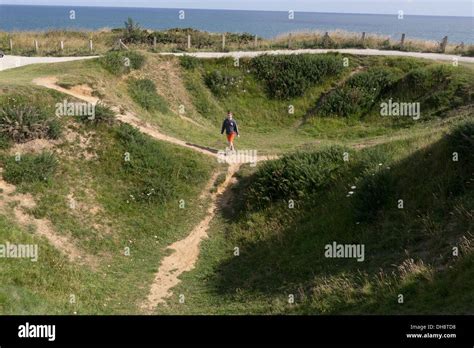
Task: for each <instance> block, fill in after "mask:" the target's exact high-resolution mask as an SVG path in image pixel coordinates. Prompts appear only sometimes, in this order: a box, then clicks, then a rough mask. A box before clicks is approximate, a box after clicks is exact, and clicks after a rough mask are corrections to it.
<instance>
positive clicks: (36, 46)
mask: <svg viewBox="0 0 474 348" xmlns="http://www.w3.org/2000/svg"><path fill="white" fill-rule="evenodd" d="M38 50H39V47H38V40H35V51H36V53H38Z"/></svg>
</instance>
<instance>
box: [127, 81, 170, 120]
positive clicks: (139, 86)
mask: <svg viewBox="0 0 474 348" xmlns="http://www.w3.org/2000/svg"><path fill="white" fill-rule="evenodd" d="M128 93H129V94H130V97H132V99H133V100H134V101H135V102H136V103H137V104H138V105H140V106H141V107H143V108H144V109H146V110H148V111H155V110H158V111H160V112H162V113H166V112H168V106H167V105H166V101H165V100H164V99H163V98H162V97H161V96H159V95H158V93H157V92H156V86H155V83H154V82H153V81H151V80H149V79H130V80H128Z"/></svg>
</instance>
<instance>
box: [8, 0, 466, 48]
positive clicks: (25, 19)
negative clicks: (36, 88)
mask: <svg viewBox="0 0 474 348" xmlns="http://www.w3.org/2000/svg"><path fill="white" fill-rule="evenodd" d="M70 10H75V15H76V18H75V19H74V20H71V19H70V18H69V11H70ZM180 10H181V9H158V8H123V7H121V8H119V7H78V6H17V5H0V31H16V30H19V31H26V30H48V29H101V28H118V27H122V26H123V22H124V21H125V20H127V18H128V17H131V18H133V19H134V20H135V21H136V22H138V23H139V24H140V25H141V26H142V27H143V28H148V29H168V28H188V27H191V28H195V29H200V30H205V31H210V32H235V33H243V32H247V33H251V34H254V35H258V36H260V37H264V38H272V37H275V36H277V35H279V34H284V33H288V32H294V31H304V30H320V31H331V30H336V29H341V30H345V31H351V32H358V33H361V32H363V31H365V32H367V33H375V34H381V35H385V36H390V37H393V38H399V37H400V36H401V34H402V33H405V34H406V36H407V39H409V38H419V39H425V40H435V41H440V40H441V39H442V38H443V37H444V36H446V35H447V36H448V38H449V42H464V43H474V35H473V34H474V19H473V17H440V16H411V15H405V16H404V18H403V19H399V18H398V14H397V13H395V14H393V15H372V14H370V15H369V14H342V13H310V12H295V14H294V19H292V20H290V19H289V18H288V12H277V11H230V10H195V9H192V10H191V9H188V10H186V9H185V10H184V19H180V18H179V11H180Z"/></svg>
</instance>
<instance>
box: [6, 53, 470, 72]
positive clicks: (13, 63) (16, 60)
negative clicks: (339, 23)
mask: <svg viewBox="0 0 474 348" xmlns="http://www.w3.org/2000/svg"><path fill="white" fill-rule="evenodd" d="M328 52H339V53H346V54H354V55H364V56H394V57H413V58H424V59H431V60H444V61H450V62H452V61H454V59H457V61H458V62H464V63H474V57H462V56H456V55H453V54H441V53H421V52H401V51H385V50H374V49H355V48H346V49H301V50H273V51H234V52H193V53H167V52H165V53H160V54H161V55H164V56H168V55H173V56H183V55H189V56H192V57H196V58H222V57H234V58H242V57H256V56H259V55H262V54H273V55H284V54H303V53H310V54H324V53H328ZM97 57H98V56H87V57H21V56H5V57H3V58H0V71H1V70H7V69H12V68H17V67H20V66H24V65H30V64H38V63H58V62H70V61H73V60H82V59H92V58H97Z"/></svg>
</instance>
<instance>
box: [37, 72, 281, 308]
mask: <svg viewBox="0 0 474 348" xmlns="http://www.w3.org/2000/svg"><path fill="white" fill-rule="evenodd" d="M33 83H35V84H37V85H39V86H43V87H46V88H50V89H54V90H56V91H58V92H61V93H64V94H67V95H71V96H73V97H75V98H77V99H79V100H84V101H86V102H89V103H93V104H96V103H97V102H99V99H98V98H96V97H94V96H92V90H91V89H90V87H88V86H84V85H81V86H75V87H73V88H71V89H66V88H63V87H61V86H58V85H57V78H56V77H54V76H48V77H41V78H37V79H35V80H33ZM111 108H112V110H114V112H115V113H116V117H117V119H118V120H119V121H121V122H123V123H127V124H130V125H132V126H134V127H137V128H138V129H139V130H140V131H141V132H143V133H145V134H148V135H149V136H151V137H153V138H155V139H157V140H161V141H166V142H169V143H172V144H175V145H178V146H182V147H186V148H189V149H191V150H193V151H197V152H199V153H202V154H205V155H208V156H213V157H215V158H216V160H217V159H218V158H219V154H218V151H217V150H214V149H210V148H207V147H202V146H199V145H196V144H191V143H188V142H185V141H183V140H181V139H177V138H174V137H171V136H169V135H166V134H163V133H161V132H160V131H159V130H158V129H156V127H154V126H152V125H150V124H148V123H146V122H144V121H142V120H141V119H140V118H138V117H137V116H136V115H135V114H134V113H132V112H128V111H127V112H124V113H121V112H120V109H119V108H118V107H116V106H111ZM220 158H222V157H220ZM273 158H275V157H274V156H273V157H271V156H260V157H258V158H257V160H261V161H264V160H268V159H273ZM223 159H224V160H226V158H223ZM227 163H228V167H227V173H226V177H225V180H224V181H223V182H222V183H221V184H220V185H218V186H217V188H216V190H215V191H214V192H212V193H211V192H210V191H211V188H212V186H213V184H214V183H215V182H216V179H217V177H218V173H214V175H213V176H212V177H211V178H210V180H209V182H208V183H207V185H206V187H205V188H204V190H203V192H202V193H201V195H200V199H201V200H204V199H206V198H208V197H209V198H210V203H209V206H208V208H207V211H206V215H205V216H204V218H203V219H202V220H201V221H200V222H199V223H198V224H197V225H196V226H195V227H194V228H193V230H192V231H191V233H190V234H189V235H187V236H186V237H185V238H184V239H182V240H179V241H177V242H175V243H173V244H171V245H170V246H168V247H167V249H169V250H172V251H173V253H172V254H170V255H169V256H166V257H165V258H163V260H162V262H161V265H160V266H159V268H158V272H157V273H156V274H155V278H154V281H153V283H152V284H151V287H150V291H149V294H148V296H147V298H146V300H145V301H144V302H143V303H141V304H140V309H141V310H142V311H143V312H145V313H152V312H153V310H154V309H155V308H156V306H158V305H159V304H162V303H165V302H166V301H165V300H166V298H169V297H170V296H171V295H172V291H171V289H172V288H173V287H175V286H176V285H177V284H178V283H179V282H180V279H179V276H180V275H181V274H182V273H183V272H188V271H190V270H192V269H193V268H194V267H195V264H196V261H197V259H198V257H199V251H200V250H199V245H200V243H201V240H203V239H205V238H207V231H208V229H209V224H210V222H211V221H212V219H213V218H214V216H215V215H216V212H217V211H218V210H219V209H220V208H221V203H220V201H219V197H220V196H221V195H222V194H223V193H224V192H226V191H227V190H228V189H229V188H230V186H232V185H233V184H234V183H235V182H236V180H235V178H234V174H235V173H236V172H237V171H238V170H239V168H240V166H241V164H242V162H240V163H230V162H229V161H228V162H227Z"/></svg>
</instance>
